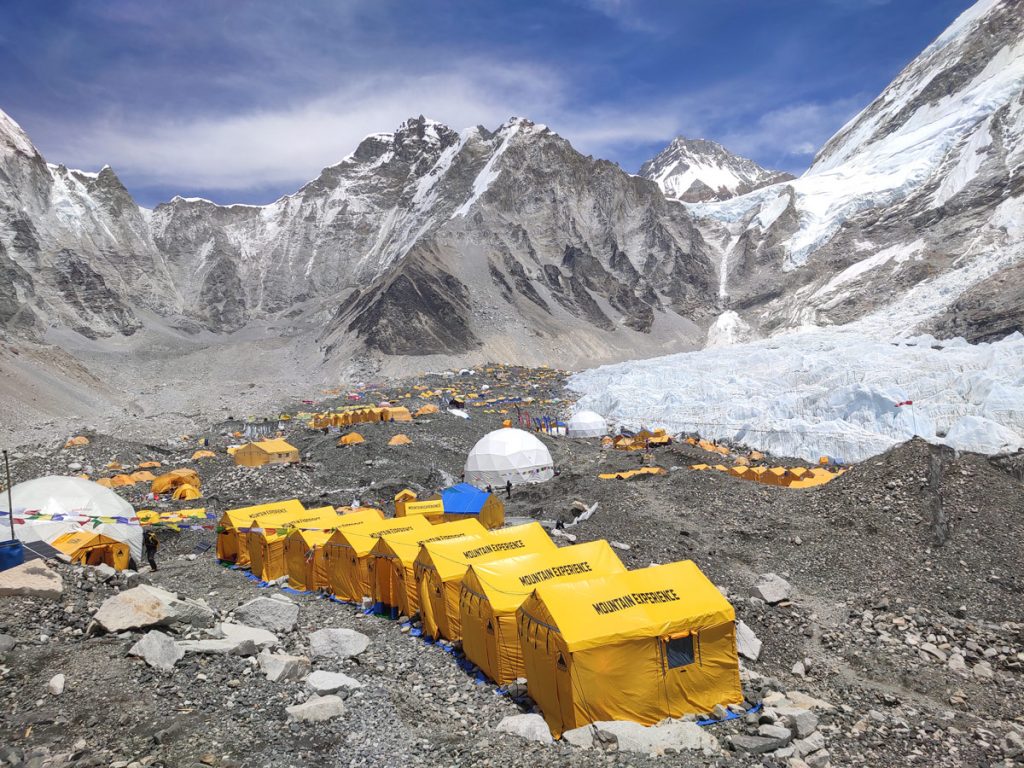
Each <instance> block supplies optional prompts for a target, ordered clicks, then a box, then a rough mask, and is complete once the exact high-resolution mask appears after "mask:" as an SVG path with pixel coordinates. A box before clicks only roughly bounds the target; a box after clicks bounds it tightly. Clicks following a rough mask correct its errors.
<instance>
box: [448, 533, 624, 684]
mask: <svg viewBox="0 0 1024 768" xmlns="http://www.w3.org/2000/svg"><path fill="white" fill-rule="evenodd" d="M625 570H626V566H624V565H623V564H622V561H621V560H619V558H618V556H617V555H616V554H615V550H613V549H612V548H611V547H610V546H609V545H608V542H607V541H604V540H600V541H590V542H587V543H586V544H576V545H574V546H571V547H561V548H559V549H555V550H553V551H551V552H544V553H541V554H537V555H523V556H522V557H508V558H505V559H504V560H498V561H496V562H493V563H481V564H477V565H471V566H470V567H469V570H468V571H466V575H465V577H463V579H462V593H461V596H460V600H459V618H460V620H461V623H462V650H463V652H464V653H465V654H466V658H468V659H469V660H470V661H472V662H473V663H474V664H476V665H477V666H478V667H480V669H482V670H483V671H484V674H486V675H487V676H488V677H489V678H490V679H491V680H493V681H494V682H496V683H498V685H504V684H506V683H511V682H513V681H515V679H516V678H519V677H525V676H526V668H525V667H524V666H523V652H522V650H521V649H520V643H519V631H518V629H517V628H516V610H518V608H519V606H520V605H522V604H523V601H524V600H526V598H527V597H529V596H530V593H531V592H533V590H534V589H535V588H536V587H537V586H538V585H540V584H554V583H561V582H564V581H578V580H580V579H587V578H592V577H594V576H606V575H610V574H613V573H623V572H625Z"/></svg>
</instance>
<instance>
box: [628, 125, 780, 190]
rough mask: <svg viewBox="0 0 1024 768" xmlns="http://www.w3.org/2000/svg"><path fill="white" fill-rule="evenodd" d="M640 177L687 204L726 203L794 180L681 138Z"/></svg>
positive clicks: (647, 165)
mask: <svg viewBox="0 0 1024 768" xmlns="http://www.w3.org/2000/svg"><path fill="white" fill-rule="evenodd" d="M640 175H641V176H643V177H644V178H645V179H650V180H651V181H653V182H654V183H655V184H657V185H658V187H660V188H661V191H662V192H664V193H665V196H666V197H671V198H674V199H676V200H682V201H684V202H687V203H700V202H708V201H720V200H728V199H730V198H733V197H736V196H737V195H743V194H746V193H747V192H752V191H754V190H755V189H760V188H761V187H766V186H768V185H769V184H776V183H778V182H780V181H788V180H790V179H792V178H793V175H792V174H789V173H786V172H785V171H769V170H767V169H765V168H762V167H761V166H760V165H758V164H757V163H755V162H754V161H753V160H750V159H748V158H746V157H740V156H739V155H734V154H732V153H731V152H729V150H727V149H726V148H725V147H723V146H722V145H721V144H719V143H717V142H714V141H709V140H707V139H687V138H686V137H684V136H677V137H676V138H674V139H673V140H672V143H671V144H669V145H668V146H667V147H665V149H663V150H662V151H661V152H659V153H658V154H657V155H655V157H653V158H652V159H650V160H648V161H647V162H646V163H644V164H643V166H642V167H641V168H640Z"/></svg>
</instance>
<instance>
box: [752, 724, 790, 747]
mask: <svg viewBox="0 0 1024 768" xmlns="http://www.w3.org/2000/svg"><path fill="white" fill-rule="evenodd" d="M757 735H758V736H764V737H765V738H768V739H776V740H778V741H779V746H780V747H784V746H786V745H787V744H789V742H790V741H792V740H793V734H792V733H790V730H789V728H786V727H785V726H783V725H770V724H766V725H762V726H760V727H759V728H758V729H757Z"/></svg>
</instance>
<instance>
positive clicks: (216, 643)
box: [178, 638, 256, 656]
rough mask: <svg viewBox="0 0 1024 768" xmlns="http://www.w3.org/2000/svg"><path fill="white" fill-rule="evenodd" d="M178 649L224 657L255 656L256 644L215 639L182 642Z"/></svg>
mask: <svg viewBox="0 0 1024 768" xmlns="http://www.w3.org/2000/svg"><path fill="white" fill-rule="evenodd" d="M178 647H179V648H180V649H181V650H182V651H184V652H185V653H204V654H212V655H215V656H217V655H223V656H255V655H256V643H254V642H253V641H252V640H249V639H246V638H235V639H231V638H213V639H210V640H181V641H180V642H179V643H178Z"/></svg>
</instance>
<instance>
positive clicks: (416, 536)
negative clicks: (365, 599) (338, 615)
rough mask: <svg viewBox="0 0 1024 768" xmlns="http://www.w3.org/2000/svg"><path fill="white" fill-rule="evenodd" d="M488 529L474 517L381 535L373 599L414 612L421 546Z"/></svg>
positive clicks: (375, 557)
mask: <svg viewBox="0 0 1024 768" xmlns="http://www.w3.org/2000/svg"><path fill="white" fill-rule="evenodd" d="M485 532H486V530H485V529H484V527H483V526H482V525H480V523H479V522H478V521H477V520H476V519H475V518H469V519H466V520H459V521H457V522H454V523H439V524H438V525H435V526H433V527H432V528H430V529H428V530H426V531H424V530H415V531H403V532H401V533H387V534H385V535H384V536H381V537H380V538H379V539H378V540H377V543H376V544H375V545H374V547H373V550H372V555H373V595H372V597H373V600H374V602H376V603H380V604H381V605H383V606H386V607H389V608H397V609H398V610H400V611H401V612H402V613H403V614H405V615H406V616H412V615H413V614H414V613H416V611H418V610H419V608H420V598H419V593H418V592H417V590H416V574H415V572H414V570H413V563H415V562H416V555H418V554H419V552H420V546H421V545H422V544H423V543H424V542H428V541H450V540H452V539H460V538H463V537H465V536H480V535H482V534H484V533H485Z"/></svg>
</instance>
